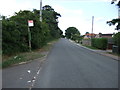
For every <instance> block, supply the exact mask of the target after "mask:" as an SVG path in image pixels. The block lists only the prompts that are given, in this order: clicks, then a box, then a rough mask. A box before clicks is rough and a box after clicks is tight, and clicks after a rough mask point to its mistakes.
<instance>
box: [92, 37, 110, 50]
mask: <svg viewBox="0 0 120 90" xmlns="http://www.w3.org/2000/svg"><path fill="white" fill-rule="evenodd" d="M107 41H108V40H107V38H93V39H92V46H93V47H96V48H98V49H102V50H106V49H107Z"/></svg>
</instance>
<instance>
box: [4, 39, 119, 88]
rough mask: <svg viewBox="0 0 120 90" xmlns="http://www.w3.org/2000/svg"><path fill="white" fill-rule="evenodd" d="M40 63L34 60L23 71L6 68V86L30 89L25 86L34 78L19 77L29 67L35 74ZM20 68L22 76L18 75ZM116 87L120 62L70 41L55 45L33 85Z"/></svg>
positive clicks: (64, 40) (48, 86)
mask: <svg viewBox="0 0 120 90" xmlns="http://www.w3.org/2000/svg"><path fill="white" fill-rule="evenodd" d="M31 64H34V65H31ZM37 64H38V63H36V61H33V62H32V63H29V64H26V65H23V66H21V68H17V67H20V66H16V67H11V68H8V69H4V70H3V86H4V87H28V86H29V84H26V83H27V81H28V80H29V79H30V78H31V77H32V76H30V77H28V75H27V73H26V75H24V76H23V77H24V78H27V79H24V78H23V79H22V80H21V79H17V78H20V74H21V73H22V72H24V70H25V68H28V67H29V68H31V69H32V70H33V71H34V72H36V71H37V68H36V66H37ZM18 69H19V73H17V72H18ZM34 72H33V73H34ZM7 73H9V74H7ZM31 73H32V72H31ZM24 74H25V73H24ZM16 75H17V76H16ZM31 75H32V74H31ZM33 76H34V75H33ZM28 78H29V79H28ZM31 79H32V78H31ZM11 80H13V81H11ZM15 81H16V83H15ZM23 82H24V84H23ZM15 84H17V85H15ZM27 85H28V86H27ZM117 87H118V61H115V60H113V59H112V58H109V57H106V56H102V55H99V54H97V53H95V52H92V51H90V50H88V49H85V48H83V47H81V46H78V45H76V44H74V43H72V42H70V41H69V40H68V39H60V40H59V41H58V42H57V43H56V44H55V45H54V46H53V48H52V50H51V51H50V53H49V55H48V57H47V59H46V61H45V62H44V64H43V65H42V67H41V70H40V72H39V75H38V76H37V78H36V81H35V83H34V85H33V86H32V88H117Z"/></svg>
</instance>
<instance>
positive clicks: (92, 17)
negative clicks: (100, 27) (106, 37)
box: [91, 16, 94, 38]
mask: <svg viewBox="0 0 120 90" xmlns="http://www.w3.org/2000/svg"><path fill="white" fill-rule="evenodd" d="M93 26H94V16H92V33H91V38H92V37H93Z"/></svg>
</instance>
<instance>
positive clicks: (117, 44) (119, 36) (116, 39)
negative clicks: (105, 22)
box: [113, 32, 120, 53]
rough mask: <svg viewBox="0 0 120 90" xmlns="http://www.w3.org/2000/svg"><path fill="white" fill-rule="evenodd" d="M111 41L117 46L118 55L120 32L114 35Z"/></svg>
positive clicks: (119, 50)
mask: <svg viewBox="0 0 120 90" xmlns="http://www.w3.org/2000/svg"><path fill="white" fill-rule="evenodd" d="M113 40H114V43H115V45H116V46H118V53H120V32H118V33H116V34H115V35H114V37H113Z"/></svg>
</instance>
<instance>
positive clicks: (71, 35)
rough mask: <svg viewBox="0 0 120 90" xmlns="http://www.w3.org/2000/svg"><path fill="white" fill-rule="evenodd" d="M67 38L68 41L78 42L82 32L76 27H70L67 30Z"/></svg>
mask: <svg viewBox="0 0 120 90" xmlns="http://www.w3.org/2000/svg"><path fill="white" fill-rule="evenodd" d="M65 36H66V37H67V38H68V39H72V40H76V39H77V38H78V37H79V36H80V32H79V30H78V29H77V28H75V27H69V28H67V29H66V30H65Z"/></svg>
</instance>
